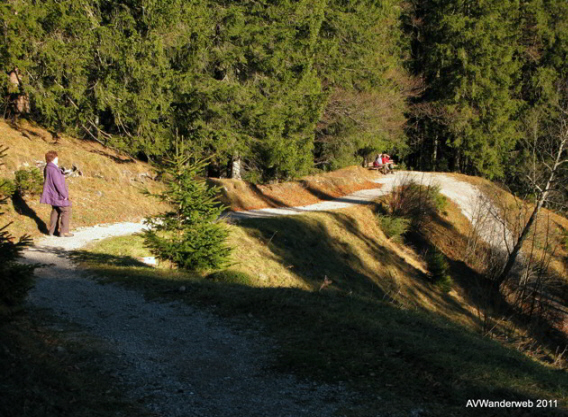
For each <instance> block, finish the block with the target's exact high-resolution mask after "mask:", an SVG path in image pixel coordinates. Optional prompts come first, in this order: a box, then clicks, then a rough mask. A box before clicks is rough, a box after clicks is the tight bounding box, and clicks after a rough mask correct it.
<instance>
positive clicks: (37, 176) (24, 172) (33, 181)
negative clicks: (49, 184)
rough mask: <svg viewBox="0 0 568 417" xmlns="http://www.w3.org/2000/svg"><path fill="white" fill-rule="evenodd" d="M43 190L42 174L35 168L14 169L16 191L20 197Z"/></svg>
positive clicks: (36, 193) (39, 192)
mask: <svg viewBox="0 0 568 417" xmlns="http://www.w3.org/2000/svg"><path fill="white" fill-rule="evenodd" d="M42 190H43V175H42V173H41V172H40V170H39V169H37V168H22V169H19V170H18V171H16V191H17V192H18V194H20V195H21V196H22V197H23V196H25V195H38V194H41V192H42Z"/></svg>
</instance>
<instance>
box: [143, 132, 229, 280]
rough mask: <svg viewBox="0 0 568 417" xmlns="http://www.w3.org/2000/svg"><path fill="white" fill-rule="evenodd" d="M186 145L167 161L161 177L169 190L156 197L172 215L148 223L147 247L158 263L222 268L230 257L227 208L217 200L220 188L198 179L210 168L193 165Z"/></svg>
mask: <svg viewBox="0 0 568 417" xmlns="http://www.w3.org/2000/svg"><path fill="white" fill-rule="evenodd" d="M184 148H185V147H184V145H183V142H181V143H180V145H179V146H176V151H175V153H174V155H173V156H172V157H171V158H169V159H166V160H164V164H163V170H162V176H163V178H164V181H165V183H166V187H167V189H166V190H165V191H164V192H162V193H161V194H159V195H157V197H158V198H159V199H161V200H162V201H165V202H166V203H169V204H170V205H171V207H172V210H171V211H168V212H166V213H163V214H160V215H157V216H154V217H152V218H150V219H149V220H148V221H147V224H148V226H149V230H147V231H146V232H145V235H144V239H145V243H146V245H147V246H148V247H149V248H150V250H151V251H152V253H154V254H155V255H156V256H157V257H158V258H159V259H162V260H167V261H170V262H173V263H174V264H175V265H177V266H178V267H180V268H183V269H188V270H205V269H215V268H219V267H221V266H223V265H224V264H225V262H226V261H227V258H228V256H229V254H230V251H231V249H230V247H229V246H228V245H227V244H226V239H227V236H228V231H227V229H226V228H225V227H224V225H223V224H222V223H221V222H220V221H219V216H220V215H221V213H222V211H223V210H224V206H223V205H222V204H220V203H219V201H218V199H217V193H218V189H217V188H214V187H213V188H210V187H208V186H207V184H206V183H205V181H203V180H200V179H198V178H197V176H198V175H199V174H201V173H202V172H203V170H204V168H205V166H206V165H207V161H205V160H196V161H193V158H192V156H191V155H189V154H187V153H186V152H185V149H184Z"/></svg>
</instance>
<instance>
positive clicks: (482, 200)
mask: <svg viewBox="0 0 568 417" xmlns="http://www.w3.org/2000/svg"><path fill="white" fill-rule="evenodd" d="M409 180H413V181H415V182H417V183H419V184H423V185H438V186H440V192H441V193H442V194H443V195H445V196H446V197H448V198H449V199H451V200H452V201H453V202H455V203H456V204H457V206H458V207H459V208H460V210H461V211H462V213H463V214H464V216H465V217H466V218H467V219H469V220H470V221H471V222H472V223H473V225H474V227H476V229H477V232H478V233H479V235H480V237H481V238H482V239H483V240H485V241H486V242H488V243H490V244H492V245H497V246H498V247H500V248H501V249H504V250H506V248H507V245H509V246H510V245H511V241H512V236H511V234H510V233H509V232H508V231H507V229H506V228H505V226H504V224H503V223H502V222H501V221H499V219H498V218H497V216H495V215H489V211H490V210H491V212H493V213H495V212H496V210H495V209H494V208H493V207H492V206H491V203H490V202H489V200H488V199H487V198H486V197H484V196H483V194H482V193H481V192H480V190H479V189H478V188H477V187H475V186H474V185H472V184H470V183H467V182H464V181H459V180H457V179H455V178H454V177H452V176H450V175H447V174H443V173H425V172H411V171H402V172H397V173H396V174H391V175H380V176H378V177H377V179H376V180H374V182H376V183H377V184H381V185H382V187H381V188H372V189H369V190H361V191H357V192H355V193H353V194H350V195H348V196H344V197H341V198H337V199H334V200H331V201H323V202H320V203H316V204H311V205H307V206H302V207H283V208H265V209H258V210H248V211H239V212H233V213H230V214H229V217H230V218H233V219H235V220H240V219H250V218H262V217H272V216H292V215H298V214H304V213H306V212H309V211H330V210H338V209H342V208H347V207H349V206H352V205H355V204H367V203H369V202H370V201H372V200H375V199H377V198H379V197H381V196H383V195H386V194H389V193H390V192H391V191H392V190H393V188H395V187H397V186H399V185H401V184H403V183H404V182H406V181H409Z"/></svg>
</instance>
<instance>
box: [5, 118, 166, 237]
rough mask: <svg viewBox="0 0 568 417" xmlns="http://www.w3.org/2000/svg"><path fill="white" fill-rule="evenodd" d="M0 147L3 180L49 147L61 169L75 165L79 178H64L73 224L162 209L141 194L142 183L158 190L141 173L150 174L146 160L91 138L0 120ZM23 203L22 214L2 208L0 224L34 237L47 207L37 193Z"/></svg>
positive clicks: (132, 217)
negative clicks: (2, 149)
mask: <svg viewBox="0 0 568 417" xmlns="http://www.w3.org/2000/svg"><path fill="white" fill-rule="evenodd" d="M0 145H4V146H7V147H8V148H9V149H8V152H7V157H6V158H5V159H4V161H3V162H4V163H5V166H3V167H1V168H0V177H3V178H10V179H13V178H14V172H15V171H16V170H18V169H21V168H23V167H25V166H27V165H29V166H35V163H36V161H44V155H45V153H46V152H47V151H48V150H55V151H57V153H58V154H59V161H60V165H62V166H65V167H66V168H71V166H72V165H73V164H75V165H77V167H78V168H79V169H80V170H81V171H82V172H83V176H81V177H75V178H68V179H67V184H68V187H69V193H70V197H71V200H72V201H73V211H74V212H73V219H72V228H76V227H83V226H92V225H95V224H100V223H113V222H118V221H139V220H141V219H142V218H144V217H146V216H148V215H150V214H154V213H157V212H159V211H162V210H164V209H166V206H164V205H163V204H161V203H159V202H158V201H157V200H155V199H154V198H152V197H149V196H145V195H142V193H141V190H142V189H143V188H144V187H148V188H149V190H150V191H153V192H155V191H158V190H159V189H160V188H161V185H160V184H159V183H156V182H154V181H152V180H149V179H147V178H145V177H144V174H149V175H151V176H153V175H154V174H153V172H152V168H151V167H150V166H149V165H148V164H144V163H141V162H138V161H134V160H132V159H130V158H128V157H126V156H123V155H119V154H117V153H116V152H113V151H112V150H109V149H106V148H104V147H103V146H102V145H100V144H98V143H96V142H90V141H84V140H78V139H74V138H71V137H68V136H63V137H61V138H59V139H55V138H53V136H52V135H51V134H50V133H49V132H47V131H45V130H43V129H41V128H38V127H35V126H33V125H31V124H29V123H27V122H26V121H22V122H21V123H20V125H18V126H13V125H9V124H8V123H6V122H5V121H3V120H0ZM25 202H26V204H27V206H28V209H26V210H25V211H24V214H18V212H17V211H16V208H15V207H14V206H13V205H12V204H8V205H6V206H4V207H2V211H4V213H5V214H4V215H3V216H2V219H1V220H2V224H4V223H6V222H10V221H11V222H13V224H12V225H11V226H10V228H9V230H10V231H11V232H12V234H13V235H15V236H21V235H23V234H29V235H31V236H33V237H36V236H39V235H40V234H41V232H40V230H39V227H38V222H47V221H48V219H49V212H50V210H51V207H49V206H46V205H44V204H39V196H33V197H27V198H26V199H25ZM133 202H136V204H133ZM25 213H28V215H26V214H25ZM34 213H35V220H34V218H33V217H34Z"/></svg>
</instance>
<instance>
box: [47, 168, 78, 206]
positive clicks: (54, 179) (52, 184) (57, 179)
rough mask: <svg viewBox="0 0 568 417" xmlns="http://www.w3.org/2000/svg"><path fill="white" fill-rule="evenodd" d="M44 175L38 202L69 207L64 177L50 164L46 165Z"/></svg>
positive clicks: (69, 202)
mask: <svg viewBox="0 0 568 417" xmlns="http://www.w3.org/2000/svg"><path fill="white" fill-rule="evenodd" d="M44 175H45V182H44V183H43V193H41V198H40V200H39V202H40V203H43V204H49V205H52V206H57V207H67V206H70V205H71V201H69V193H68V192H67V186H66V185H65V176H64V175H63V173H62V172H61V170H60V169H59V168H58V167H57V165H55V164H54V163H52V162H50V163H48V164H47V165H46V166H45V170H44Z"/></svg>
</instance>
